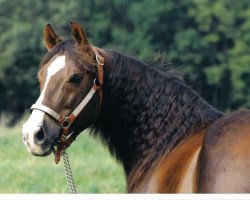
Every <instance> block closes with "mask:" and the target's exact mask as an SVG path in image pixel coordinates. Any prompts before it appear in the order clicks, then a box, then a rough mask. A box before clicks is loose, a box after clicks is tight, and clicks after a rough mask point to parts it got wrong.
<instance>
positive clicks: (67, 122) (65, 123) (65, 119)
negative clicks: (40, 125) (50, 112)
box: [61, 117, 71, 128]
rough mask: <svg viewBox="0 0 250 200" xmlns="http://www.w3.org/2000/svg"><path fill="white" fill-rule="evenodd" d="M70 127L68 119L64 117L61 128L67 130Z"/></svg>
mask: <svg viewBox="0 0 250 200" xmlns="http://www.w3.org/2000/svg"><path fill="white" fill-rule="evenodd" d="M70 125H71V122H70V121H69V118H68V117H65V118H64V120H63V121H62V123H61V126H62V128H69V127H70Z"/></svg>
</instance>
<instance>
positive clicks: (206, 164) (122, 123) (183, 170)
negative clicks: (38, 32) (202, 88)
mask: <svg viewBox="0 0 250 200" xmlns="http://www.w3.org/2000/svg"><path fill="white" fill-rule="evenodd" d="M71 29H72V35H73V40H63V39H61V37H59V36H58V35H57V34H56V33H55V32H54V30H53V29H52V27H51V26H50V25H49V24H47V25H46V26H45V28H44V40H45V43H46V46H47V49H48V52H47V54H46V55H45V56H44V58H43V59H42V61H41V65H40V69H39V72H38V78H39V82H40V88H41V94H40V96H39V98H38V100H37V101H36V103H35V104H34V105H33V106H32V113H31V115H30V117H29V119H28V120H27V121H26V122H25V124H24V125H23V129H22V132H23V141H24V143H25V145H26V146H27V149H28V151H29V152H30V153H31V154H33V155H35V156H47V155H49V154H50V153H51V152H54V153H55V159H56V162H57V163H58V162H59V160H60V156H61V154H62V152H63V151H64V150H65V149H66V148H67V147H69V146H70V144H71V143H72V142H73V141H74V140H75V139H76V136H77V135H78V134H79V133H80V132H81V131H83V130H84V129H86V128H90V129H91V134H93V135H94V136H96V137H98V138H100V139H101V140H102V141H103V143H104V144H105V145H107V147H108V148H109V150H110V152H111V154H112V155H113V156H114V157H115V158H116V159H117V160H118V161H119V162H120V163H121V165H122V166H123V168H124V171H125V176H126V182H127V191H128V192H129V193H245V192H250V145H249V144H250V112H249V110H241V111H237V112H233V113H231V114H227V115H224V114H223V113H222V112H220V111H218V110H216V109H215V108H213V107H212V106H211V105H209V104H208V103H207V102H206V101H205V100H204V99H203V98H202V97H200V96H199V95H198V94H197V93H196V92H194V91H193V90H192V89H191V88H190V87H188V86H187V85H186V84H185V83H184V81H183V79H182V77H181V76H180V75H179V74H178V73H176V72H174V71H173V70H167V71H161V70H159V69H156V68H154V67H152V66H149V65H148V64H146V63H144V62H142V61H139V60H137V59H136V58H133V57H131V56H127V55H123V54H121V53H118V52H116V51H114V50H109V49H101V48H98V47H94V46H92V45H91V44H90V42H89V40H88V38H87V36H86V34H85V32H84V30H83V28H82V26H81V25H80V24H78V23H77V22H71Z"/></svg>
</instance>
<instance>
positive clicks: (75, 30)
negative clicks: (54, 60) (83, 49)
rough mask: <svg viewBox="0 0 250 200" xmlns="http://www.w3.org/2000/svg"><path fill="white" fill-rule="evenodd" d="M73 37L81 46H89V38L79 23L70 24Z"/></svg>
mask: <svg viewBox="0 0 250 200" xmlns="http://www.w3.org/2000/svg"><path fill="white" fill-rule="evenodd" d="M70 25H71V30H72V35H73V37H74V39H75V41H76V42H77V43H78V44H80V45H89V44H90V43H89V41H88V38H87V36H86V34H85V33H84V30H83V28H82V26H81V25H80V24H79V23H77V22H73V21H72V22H70Z"/></svg>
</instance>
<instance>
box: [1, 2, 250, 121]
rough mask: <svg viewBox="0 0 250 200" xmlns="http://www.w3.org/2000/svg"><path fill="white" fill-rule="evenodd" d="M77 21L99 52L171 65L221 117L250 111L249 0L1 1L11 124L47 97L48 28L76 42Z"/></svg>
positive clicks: (5, 98) (5, 99) (5, 109)
mask: <svg viewBox="0 0 250 200" xmlns="http://www.w3.org/2000/svg"><path fill="white" fill-rule="evenodd" d="M72 20H74V21H78V22H80V23H81V24H82V25H83V26H84V27H85V30H86V32H87V35H88V37H89V38H90V41H91V42H92V43H93V44H94V45H96V46H99V47H103V48H113V49H116V50H119V51H121V52H123V53H126V54H130V55H134V56H135V57H137V58H139V59H142V60H144V61H149V60H153V61H155V60H163V61H162V62H164V64H167V63H170V64H171V66H174V67H176V68H178V70H180V71H181V72H183V74H185V80H186V82H187V83H188V84H189V85H191V86H192V87H193V88H194V89H195V90H196V91H197V92H198V93H199V94H200V95H201V96H203V97H204V98H205V99H206V100H207V101H208V102H209V103H211V104H212V105H213V106H215V107H216V108H218V109H219V110H221V111H231V110H236V109H239V108H248V107H250V87H249V85H250V56H249V55H250V1H248V0H240V1H233V0H220V1H218V0H189V1H182V0H153V1H152V0H126V1H124V0H84V1H81V0H74V1H67V0H54V1H49V0H43V1H34V0H22V1H19V0H11V1H9V0H0V52H1V53H0V95H1V96H0V112H1V113H8V114H9V116H11V118H10V123H15V122H16V120H18V119H19V118H20V117H21V116H22V115H23V113H24V111H25V110H27V109H28V108H29V107H30V105H31V104H32V103H34V101H35V100H36V98H37V97H38V95H39V85H38V80H37V78H36V73H37V71H38V68H39V62H40V60H41V58H42V56H43V55H44V54H45V52H46V48H45V45H44V42H43V35H42V32H43V31H42V30H43V27H44V26H45V24H47V23H51V24H52V26H53V27H54V29H55V30H56V31H57V32H58V33H60V35H63V36H65V37H70V29H69V22H70V21H72ZM162 67H164V65H162Z"/></svg>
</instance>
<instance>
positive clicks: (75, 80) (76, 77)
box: [69, 75, 83, 85]
mask: <svg viewBox="0 0 250 200" xmlns="http://www.w3.org/2000/svg"><path fill="white" fill-rule="evenodd" d="M82 79H83V76H81V75H74V76H72V77H71V79H70V80H69V82H70V83H72V84H74V85H80V83H81V82H82Z"/></svg>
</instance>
